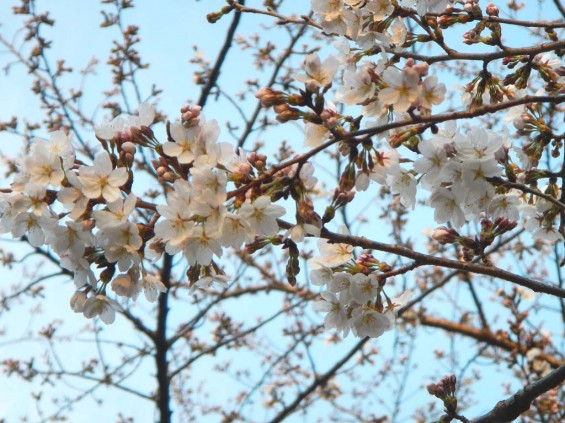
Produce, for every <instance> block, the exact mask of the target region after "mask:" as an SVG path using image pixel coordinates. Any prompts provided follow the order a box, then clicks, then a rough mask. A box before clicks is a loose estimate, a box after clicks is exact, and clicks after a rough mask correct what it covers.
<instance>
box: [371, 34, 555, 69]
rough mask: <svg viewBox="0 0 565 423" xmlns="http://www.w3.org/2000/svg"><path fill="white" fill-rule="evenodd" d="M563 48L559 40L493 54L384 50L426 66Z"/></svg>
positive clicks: (494, 58)
mask: <svg viewBox="0 0 565 423" xmlns="http://www.w3.org/2000/svg"><path fill="white" fill-rule="evenodd" d="M562 48H565V40H559V41H555V42H551V43H543V44H539V45H537V46H530V47H521V48H507V49H505V50H503V51H495V52H493V53H460V52H458V51H455V50H451V51H450V53H449V54H442V55H440V56H428V55H425V54H418V53H412V52H411V51H409V50H406V51H400V52H397V51H395V50H394V49H391V48H385V51H386V52H387V53H390V54H393V55H395V56H397V57H402V58H405V59H409V58H411V59H414V60H421V61H424V62H428V64H430V65H431V64H432V63H437V62H448V61H452V60H479V61H481V62H490V61H491V60H497V59H503V58H505V57H512V56H523V55H525V56H534V55H536V54H539V53H546V52H548V51H555V50H559V49H562ZM380 51H381V50H380V47H379V49H378V50H377V49H375V50H374V52H375V53H380Z"/></svg>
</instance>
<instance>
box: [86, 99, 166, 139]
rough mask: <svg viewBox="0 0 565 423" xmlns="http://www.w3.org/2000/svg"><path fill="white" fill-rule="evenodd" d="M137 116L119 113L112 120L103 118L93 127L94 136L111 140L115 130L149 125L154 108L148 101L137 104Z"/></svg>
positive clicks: (153, 115) (152, 117)
mask: <svg viewBox="0 0 565 423" xmlns="http://www.w3.org/2000/svg"><path fill="white" fill-rule="evenodd" d="M138 112H139V114H138V115H137V116H133V115H128V114H121V115H119V116H116V117H115V118H114V119H112V120H110V121H109V120H104V121H103V122H102V123H101V124H100V125H97V126H96V127H95V128H94V131H95V133H96V136H97V137H98V138H100V139H103V140H111V139H112V138H113V137H114V136H115V135H116V133H117V132H121V131H125V130H128V129H129V128H132V127H133V128H139V127H141V126H149V125H151V124H152V123H153V120H154V119H155V108H154V107H153V106H152V105H150V104H149V103H141V104H140V105H139V110H138Z"/></svg>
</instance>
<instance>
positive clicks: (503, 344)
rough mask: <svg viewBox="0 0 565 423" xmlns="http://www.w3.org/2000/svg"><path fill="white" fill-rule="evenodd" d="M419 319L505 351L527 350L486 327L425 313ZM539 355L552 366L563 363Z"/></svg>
mask: <svg viewBox="0 0 565 423" xmlns="http://www.w3.org/2000/svg"><path fill="white" fill-rule="evenodd" d="M419 321H420V324H422V325H423V326H429V327H434V328H438V329H443V330H445V331H447V332H453V333H458V334H460V335H465V336H467V337H469V338H473V339H475V340H477V341H479V342H482V343H485V344H488V345H491V346H493V347H498V348H502V349H503V350H505V351H509V352H513V351H517V352H519V353H520V354H522V355H525V354H526V353H527V352H528V350H527V348H526V347H525V346H524V345H520V344H518V343H516V342H514V341H511V340H510V339H507V338H504V337H502V336H500V335H498V334H496V333H493V332H491V331H490V330H488V329H484V328H483V329H477V328H474V327H472V326H468V325H465V324H462V323H457V322H452V321H450V320H445V319H439V318H436V317H430V316H426V315H422V316H420V319H419ZM540 355H541V357H543V359H544V360H545V361H547V362H548V363H549V364H550V365H551V366H552V367H554V368H557V367H559V366H563V365H564V364H565V363H564V362H563V360H560V359H558V358H556V357H554V356H552V355H550V354H545V353H542V354H540Z"/></svg>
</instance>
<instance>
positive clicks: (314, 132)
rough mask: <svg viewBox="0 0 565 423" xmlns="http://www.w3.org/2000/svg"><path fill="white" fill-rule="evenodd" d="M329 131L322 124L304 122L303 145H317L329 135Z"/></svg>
mask: <svg viewBox="0 0 565 423" xmlns="http://www.w3.org/2000/svg"><path fill="white" fill-rule="evenodd" d="M330 135H331V134H330V131H329V130H328V129H327V128H326V127H325V126H323V125H316V124H315V123H310V122H306V123H305V124H304V146H305V147H310V148H316V147H319V146H320V145H322V144H323V143H324V141H326V140H327V139H328V138H329V137H330Z"/></svg>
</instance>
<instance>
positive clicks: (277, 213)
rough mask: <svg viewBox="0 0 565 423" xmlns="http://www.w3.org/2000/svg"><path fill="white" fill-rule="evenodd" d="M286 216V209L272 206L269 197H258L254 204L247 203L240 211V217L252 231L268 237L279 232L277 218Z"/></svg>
mask: <svg viewBox="0 0 565 423" xmlns="http://www.w3.org/2000/svg"><path fill="white" fill-rule="evenodd" d="M284 214H285V210H284V207H282V206H278V205H275V204H271V198H270V197H269V196H267V195H263V196H261V197H258V198H257V199H255V201H253V202H250V201H246V202H245V203H243V204H242V206H241V207H240V209H239V215H240V216H241V217H243V218H244V219H245V220H247V223H248V224H249V227H250V228H251V230H252V231H254V232H255V233H257V234H259V235H266V236H272V235H275V234H276V233H277V232H278V230H279V225H278V223H277V218H279V217H281V216H283V215H284Z"/></svg>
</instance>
